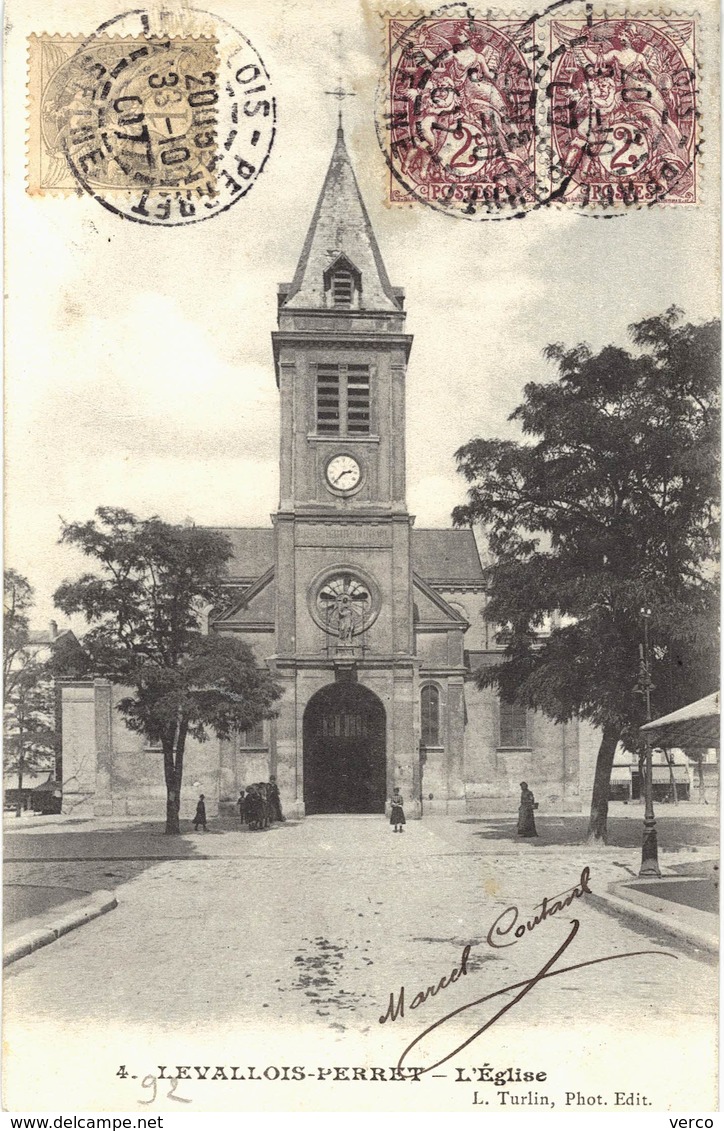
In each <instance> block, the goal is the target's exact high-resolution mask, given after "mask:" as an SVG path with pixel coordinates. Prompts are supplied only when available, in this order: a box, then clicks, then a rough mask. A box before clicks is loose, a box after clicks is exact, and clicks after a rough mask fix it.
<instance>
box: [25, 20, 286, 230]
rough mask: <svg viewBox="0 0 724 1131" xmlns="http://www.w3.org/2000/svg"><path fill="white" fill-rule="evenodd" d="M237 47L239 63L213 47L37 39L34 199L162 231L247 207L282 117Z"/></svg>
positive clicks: (31, 134) (125, 38)
mask: <svg viewBox="0 0 724 1131" xmlns="http://www.w3.org/2000/svg"><path fill="white" fill-rule="evenodd" d="M239 38H240V40H241V49H239V48H238V47H237V49H236V53H235V56H234V59H233V61H231V60H224V59H222V58H220V54H219V43H218V40H217V39H216V37H214V36H213V35H198V34H193V35H168V36H164V35H149V34H140V35H118V34H110V33H108V32H102V31H101V32H96V33H95V34H94V35H92V36H91V37H88V38H84V37H82V36H70V35H50V34H43V35H33V36H30V37H29V40H28V132H27V190H28V192H29V193H30V194H31V195H44V196H45V195H62V194H65V193H68V192H78V191H85V192H87V193H88V194H90V195H91V196H93V197H94V198H95V199H96V200H98V201H99V202H100V203H101V204H102V205H104V206H105V207H106V208H108V209H110V210H111V211H113V212H116V213H118V214H120V215H122V216H123V217H124V218H126V219H131V220H137V221H140V222H142V223H155V224H183V223H192V222H195V221H197V220H199V219H205V218H206V217H207V216H209V215H212V214H213V213H214V212H218V211H223V210H224V209H225V208H227V207H229V206H230V205H231V204H233V203H234V202H235V201H236V200H238V199H240V198H241V197H242V196H244V195H245V194H246V192H247V191H248V190H249V188H250V187H251V185H252V184H253V183H254V181H255V180H256V177H257V176H258V175H259V172H260V171H261V169H262V168H263V165H264V162H265V161H266V157H267V156H268V154H269V151H270V149H271V146H272V143H273V138H274V119H275V107H274V100H273V98H272V96H271V94H270V92H269V79H268V75H267V74H266V71H265V69H264V66H263V63H262V62H261V60H260V59H259V57H258V56H257V54H256V52H255V51H254V49H253V48H252V47H251V45H250V44H247V43H246V41H243V39H242V37H239ZM247 48H248V50H246V55H248V58H247V57H246V56H245V53H244V52H245V49H247Z"/></svg>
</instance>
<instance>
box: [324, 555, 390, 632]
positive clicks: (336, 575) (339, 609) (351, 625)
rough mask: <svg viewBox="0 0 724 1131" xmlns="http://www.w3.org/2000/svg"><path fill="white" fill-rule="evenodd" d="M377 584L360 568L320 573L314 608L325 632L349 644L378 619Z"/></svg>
mask: <svg viewBox="0 0 724 1131" xmlns="http://www.w3.org/2000/svg"><path fill="white" fill-rule="evenodd" d="M379 607H380V601H379V594H378V589H377V586H376V585H375V584H374V583H373V582H372V579H371V578H369V577H367V576H366V575H364V574H363V573H362V571H360V570H350V569H339V568H338V569H334V570H328V571H325V573H324V574H323V575H322V576H321V577H317V578H316V580H315V583H314V584H313V586H312V590H311V592H310V601H309V608H310V612H311V614H312V616H313V618H314V620H315V621H316V622H317V624H318V625H319V626H320V628H323V629H324V631H325V632H327V633H329V634H330V636H337V637H338V638H339V643H340V645H349V644H351V643H352V638H353V637H355V636H359V635H360V634H361V633H363V632H364V631H365V630H366V629H367V628H369V626H370V625H371V624H372V623H373V621H374V620H375V619H376V617H377V614H378V612H379Z"/></svg>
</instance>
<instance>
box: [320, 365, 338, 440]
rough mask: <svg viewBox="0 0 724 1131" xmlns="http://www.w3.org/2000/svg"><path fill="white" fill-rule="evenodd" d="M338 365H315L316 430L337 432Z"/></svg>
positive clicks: (325, 432) (331, 433)
mask: <svg viewBox="0 0 724 1131" xmlns="http://www.w3.org/2000/svg"><path fill="white" fill-rule="evenodd" d="M339 377H340V373H339V366H338V365H318V366H317V431H318V432H320V433H322V435H330V436H336V435H338V434H339Z"/></svg>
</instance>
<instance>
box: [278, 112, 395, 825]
mask: <svg viewBox="0 0 724 1131" xmlns="http://www.w3.org/2000/svg"><path fill="white" fill-rule="evenodd" d="M404 327H405V310H404V293H403V291H402V290H400V289H399V288H397V287H393V286H392V285H391V284H390V281H389V278H388V276H387V271H386V270H385V266H384V263H383V261H382V256H381V254H380V249H379V247H378V245H377V240H376V239H375V234H374V232H373V230H372V225H371V223H370V219H369V216H368V213H367V209H366V208H365V205H364V202H363V200H362V196H361V193H360V190H359V186H358V184H357V180H356V178H355V175H354V171H353V169H352V165H351V162H350V158H349V155H348V153H347V148H346V145H345V139H344V133H343V130H342V128H341V125H340V128H339V129H338V131H337V139H336V144H335V148H334V152H333V154H332V160H331V162H330V165H329V169H328V172H327V175H326V178H325V181H324V185H323V187H322V191H321V193H320V196H319V199H318V201H317V205H316V208H315V210H314V214H313V216H312V221H311V224H310V227H309V231H308V233H307V236H306V239H305V241H304V245H303V248H302V252H301V256H300V259H299V263H298V265H297V269H296V272H295V274H294V278H293V280H292V282H291V283H287V284H282V285H280V287H279V294H278V329H277V330H276V331H275V332H274V333H273V334H272V340H273V348H274V363H275V371H276V379H277V385H278V387H279V393H280V411H281V429H280V435H281V441H280V495H279V509H278V511H277V512H276V514H275V515H274V516H273V521H274V526H275V567H274V568H275V589H276V657H275V667H276V670H277V672H278V674H279V676H280V678H282V679H285V680H289V683H290V692H291V684H292V683H293V684H294V703H295V704H296V707H295V711H296V715H295V718H294V719H292V718H291V717H290V716H289V717H287V718H286V720H285V718H284V715H285V710H286V711H287V712H289V711H291V708H290V707H287V708H284V707H283V708H282V717H281V719H280V722H279V724H278V728H277V730H278V750H279V757H280V759H281V761H284V760H285V758H289V759H290V760H291V759H292V758H293V756H294V755H293V750H292V747H294V749H295V750H296V752H297V754H296V756H297V759H298V762H297V766H298V774H300V775H302V776H303V778H304V785H303V794H304V801H305V805H306V809H307V811H308V812H309V811H311V812H315V811H318V812H324V811H330V806H331V807H332V811H334V802H333V801H331V800H330V799H329V797H331V795H332V794H333V793H334V790H335V788H338V790H339V806H340V809H341V811H355V808H356V809H357V811H362V812H364V811H381V808H383V807H384V798H385V796H388V797H389V793H390V791H391V789H392V788H393V786H394V785H405V783H408V795H409V793H410V792H411V786H410V785H409V780H408V779H409V776H410V773H411V772H412V771H411V767H412V763H413V761H414V758H415V756H416V751H417V745H416V738H415V729H416V728H415V721H414V710H413V700H414V693H415V692H414V687H413V684H414V682H415V679H416V674H415V673H416V661H415V657H414V630H413V604H412V568H411V557H410V544H411V533H410V532H411V526H412V518H411V516H410V515H409V514H408V512H407V506H406V500H405V373H406V365H407V360H408V357H409V354H410V348H411V345H412V338H411V337H410V335H408V334H406V333H405V329H404ZM341 685H346V687H347V690H346V691H345V692H341V691H335V687H336V688H338V689H339V688H340V686H341ZM352 685H355V686H357V688H358V692H359V694H360V695H361V694H362V691H363V690H364V689H365V688H366V689H368V691H369V693H371V699H369V700H368V701H366V706H365V704H364V703H362V701H361V700H360V701H359V703H358V704H357V707H356V708H355V709H353V704H352V700H353V698H354V696H353V694H352V691H351V690H350V686H352ZM335 696H337V697H338V698H339V702H338V703H337V705H336V706H335V703H336V699H335ZM318 697H321V698H320V703H321V702H322V700H324V708H323V709H322V706H320V705H319V704H317V706H316V707H315V700H316V698H318ZM342 700H344V704H345V706H344V709H342V706H340V704H342ZM372 700H376V703H377V704H378V706H375V705H373V703H372ZM287 701H288V702H291V695H290V696H289V697H288V700H287ZM320 712H322V713H321V714H320ZM325 712H326V713H325ZM373 718H374V719H376V720H377V722H376V723H375V726H376V727H377V728H378V730H379V728H380V727H381V728H382V731H383V733H377V734H376V737H375V738H374V740H373V741H372V740H371V741H370V742H369V743H367V744H366V745H365V742H363V741H362V739H363V737H364V733H366V730H365V728H367V727H368V726H369V727H371V726H372V723H371V721H370V720H372V719H373ZM380 720H384V721H382V722H380ZM340 727H342V728H345V727H346V728H347V729H350V728H352V729H354V728H358V729H359V735H358V738H359V739H360V742H359V744H358V746H359V749H358V750H357V753H356V754H355V753H349V752H347V754H344V752H343V751H342V752H341V753H340V754H339V757H338V759H337V763H336V767H337V768H336V770H335V769H334V767H331V768H329V767H328V768H326V769H322V768H320V767H319V766H318V765H317V764H316V761H315V757H316V755H315V754H314V751H315V749H316V748H317V747H319V748H320V749H321V748H322V747H324V749H325V750H328V748H329V746H330V742H329V739H330V738H331V737H334V736H333V735H332V731H334V729H335V728H337V730H339V728H340ZM325 728H326V729H325ZM285 731H286V734H285ZM328 732H329V733H328ZM325 734H326V740H325V741H322V739H323V737H324V735H325ZM336 737H337V738H339V737H340V736H339V735H337V736H336ZM348 737H349V735H348ZM285 743H286V746H287V749H286V751H285V749H284V747H285ZM315 744H316V745H315ZM373 746H374V747H375V748H376V749H378V751H379V750H381V751H382V754H381V755H380V756H381V757H382V759H383V762H384V766H383V772H381V774H377V776H376V777H375V773H376V771H375V772H373V769H372V768H371V766H368V767H367V768H366V769H365V767H364V766H362V769H360V768H359V762H360V759H362V762H364V759H365V758H366V757H367V756H368V753H369V751H367V753H365V751H366V750H367V747H370V748H371V747H373ZM300 749H303V751H304V756H303V759H301V760H300V759H299V751H300ZM355 749H357V748H355ZM340 750H341V748H340ZM320 756H321V755H320ZM369 756H370V757H371V755H369ZM345 758H347V759H348V763H345ZM343 764H344V765H346V769H344V765H343ZM340 767H341V768H340ZM334 773H337V774H338V776H339V775H341V777H339V780H338V782H337V785H336V786H335V784H334V782H333V781H331V779H330V775H332V777H333V776H334ZM355 773H361V774H363V775H365V774H366V778H365V780H367V781H372V779H373V778H375V781H376V783H377V784H376V785H374V788H373V787H372V786H370V787H369V789H370V790H372V793H373V794H374V796H372V794H370V796H369V797H367V798H366V799H365V798H364V797H362V796H361V795H360V794H359V790H362V792H364V789H365V788H367V787H364V786H362V785H359V784H358V787H355V788H357V794H358V795H357V796H356V797H352V795H351V793H350V790H351V791H352V793H354V789H353V788H352V787H351V786H350V787H349V788H347V786H345V785H344V784H343V783H342V784H340V783H341V781H342V777H344V776H345V774H346V775H347V777H349V778H350V780H351V778H352V777H353V776H354V774H355ZM297 785H298V790H297V795H298V796H299V793H300V792H302V788H301V786H300V784H299V782H298V783H297ZM320 790H321V793H323V794H324V797H325V798H326V800H325V799H324V798H323V799H322V800H320V796H321V794H320ZM325 790H326V791H327V793H329V797H327V793H325ZM345 790H346V792H345Z"/></svg>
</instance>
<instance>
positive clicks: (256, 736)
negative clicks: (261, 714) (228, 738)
mask: <svg viewBox="0 0 724 1131" xmlns="http://www.w3.org/2000/svg"><path fill="white" fill-rule="evenodd" d="M263 745H264V723H263V722H261V721H259V722H258V723H254V726H253V727H249V728H248V729H247V730H243V731H242V732H241V735H240V739H239V746H241V748H242V749H243V748H244V747H247V746H263Z"/></svg>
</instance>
